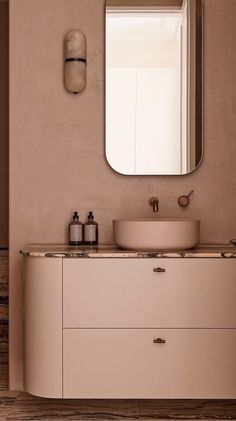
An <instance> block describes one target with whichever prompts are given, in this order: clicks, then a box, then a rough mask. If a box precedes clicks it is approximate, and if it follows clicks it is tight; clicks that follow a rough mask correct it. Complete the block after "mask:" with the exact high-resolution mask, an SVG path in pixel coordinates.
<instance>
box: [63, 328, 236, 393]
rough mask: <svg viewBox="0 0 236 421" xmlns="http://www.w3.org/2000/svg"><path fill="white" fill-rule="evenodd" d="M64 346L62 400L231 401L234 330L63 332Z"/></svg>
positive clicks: (235, 352)
mask: <svg viewBox="0 0 236 421" xmlns="http://www.w3.org/2000/svg"><path fill="white" fill-rule="evenodd" d="M159 339H160V340H159ZM155 340H156V342H157V343H154V341H155ZM164 341H166V342H165V343H162V342H164ZM63 343H64V349H63V358H64V361H63V370H64V372H63V397H64V398H153V399H156V398H181V399H184V398H186V399H190V398H193V399H198V398H203V399H219V398H222V399H223V398H226V399H235V398H236V376H235V373H236V357H235V356H236V330H232V329H228V330H227V329H219V330H218V329H212V330H208V329H203V330H202V329H193V330H190V329H160V330H155V329H133V330H131V329H114V330H111V329H78V330H76V329H68V330H67V329H66V330H64V333H63Z"/></svg>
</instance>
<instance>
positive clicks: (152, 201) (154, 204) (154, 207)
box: [149, 196, 159, 213]
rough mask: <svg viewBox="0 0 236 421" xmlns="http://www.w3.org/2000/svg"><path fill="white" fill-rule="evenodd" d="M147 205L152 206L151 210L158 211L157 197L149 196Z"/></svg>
mask: <svg viewBox="0 0 236 421" xmlns="http://www.w3.org/2000/svg"><path fill="white" fill-rule="evenodd" d="M149 205H150V206H152V210H153V212H155V213H157V212H159V199H158V197H156V196H153V197H150V199H149Z"/></svg>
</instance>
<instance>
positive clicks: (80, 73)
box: [64, 31, 86, 94]
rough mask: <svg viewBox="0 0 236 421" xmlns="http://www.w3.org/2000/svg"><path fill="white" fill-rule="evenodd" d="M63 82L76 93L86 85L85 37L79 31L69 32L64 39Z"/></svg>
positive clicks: (69, 90)
mask: <svg viewBox="0 0 236 421" xmlns="http://www.w3.org/2000/svg"><path fill="white" fill-rule="evenodd" d="M64 58H65V62H64V84H65V88H66V90H67V91H68V92H72V93H74V94H78V93H80V92H82V91H83V90H84V89H85V86H86V39H85V36H84V34H83V33H82V32H81V31H71V32H69V33H68V34H67V35H66V37H65V41H64Z"/></svg>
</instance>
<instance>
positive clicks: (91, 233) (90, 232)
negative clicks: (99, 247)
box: [84, 225, 97, 242]
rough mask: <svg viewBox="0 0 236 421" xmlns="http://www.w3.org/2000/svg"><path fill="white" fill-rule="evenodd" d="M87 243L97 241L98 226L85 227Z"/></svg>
mask: <svg viewBox="0 0 236 421" xmlns="http://www.w3.org/2000/svg"><path fill="white" fill-rule="evenodd" d="M84 240H85V241H89V242H90V241H96V240H97V239H96V225H85V229H84Z"/></svg>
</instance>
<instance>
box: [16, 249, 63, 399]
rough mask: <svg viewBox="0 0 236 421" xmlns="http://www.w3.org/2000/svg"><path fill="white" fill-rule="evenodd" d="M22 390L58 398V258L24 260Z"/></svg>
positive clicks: (60, 348)
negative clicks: (23, 361)
mask: <svg viewBox="0 0 236 421" xmlns="http://www.w3.org/2000/svg"><path fill="white" fill-rule="evenodd" d="M24 282H25V285H24V348H25V349H24V358H25V363H24V388H25V391H26V392H29V393H31V394H32V395H37V396H42V397H49V398H61V397H62V259H61V258H57V259H50V258H37V257H25V259H24Z"/></svg>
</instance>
